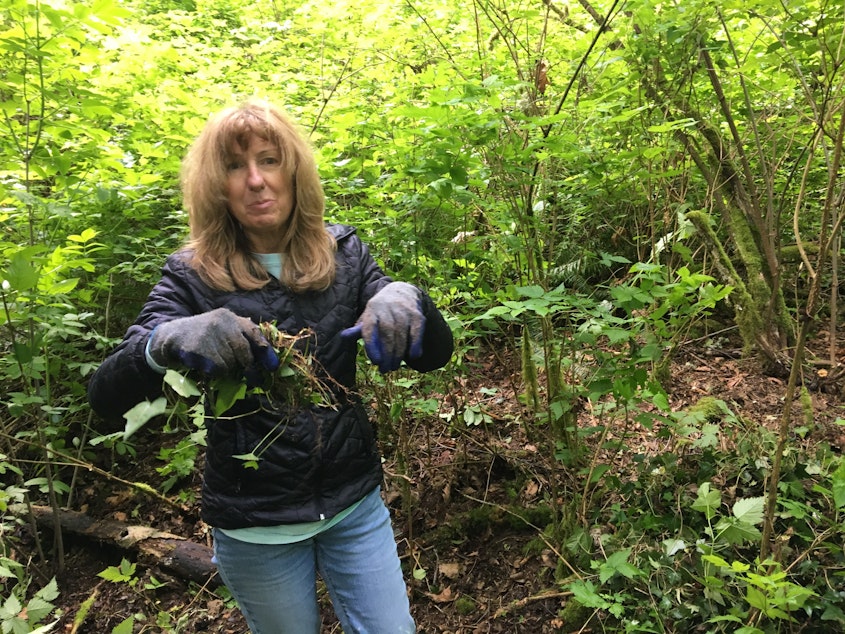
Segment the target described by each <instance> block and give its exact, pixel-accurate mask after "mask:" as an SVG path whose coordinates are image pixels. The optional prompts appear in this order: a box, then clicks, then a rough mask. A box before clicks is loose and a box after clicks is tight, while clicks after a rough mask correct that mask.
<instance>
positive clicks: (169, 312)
mask: <svg viewBox="0 0 845 634" xmlns="http://www.w3.org/2000/svg"><path fill="white" fill-rule="evenodd" d="M187 274H188V273H187V267H186V265H184V264H183V263H180V262H178V260H177V258H175V257H173V256H171V258H170V259H169V260H168V262H167V264H165V267H164V269H163V270H162V278H161V280H160V281H159V282H158V283H157V284H156V285H155V287H154V288H153V290H152V291H151V292H150V295H149V296H148V297H147V300H146V302H145V304H144V306H143V308H142V309H141V312H140V314H139V315H138V317H137V319H136V320H135V323H134V324H132V326H130V327H129V329H128V330H127V331H126V334H125V335H124V338H123V341H121V342H120V344H119V345H118V346H117V347H116V348H115V349H114V350H113V351H112V352H111V353H110V354H109V356H108V357H106V359H105V360H104V361H103V362H102V363H101V364H100V367H99V368H97V370H96V371H95V372H94V374H93V375H92V376H91V379H90V381H89V383H88V402H89V403H90V405H91V407H92V409H93V410H94V411H95V412H96V413H97V414H99V415H100V416H101V417H102V418H103V419H105V421H106V422H107V423H108V424H109V425H110V426H111V425H114V426H117V425H118V424H122V422H123V420H122V416H123V414H124V413H125V412H127V411H128V410H129V409H131V408H132V407H134V406H135V405H137V404H138V403H140V402H141V401H144V400H153V399H155V398H157V397H159V396H161V394H162V375H161V374H159V373H157V372H156V371H155V370H153V369H152V368H150V367H149V365H147V361H146V356H145V350H146V346H147V340H148V339H149V337H150V333H152V331H153V329H154V328H155V327H156V326H157V325H158V324H160V323H163V322H165V321H169V320H171V319H176V318H179V317H189V316H191V315H194V314H197V313H198V312H202V311H201V309H199V308H198V307H197V305H196V302H195V299H194V297H193V294H192V293H191V292H190V288H189V286H188V284H187V283H186V275H187Z"/></svg>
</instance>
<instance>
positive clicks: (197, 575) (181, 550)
mask: <svg viewBox="0 0 845 634" xmlns="http://www.w3.org/2000/svg"><path fill="white" fill-rule="evenodd" d="M32 514H33V515H34V516H35V521H36V523H37V524H38V526H40V527H42V528H45V529H49V530H53V527H54V526H55V524H54V522H55V516H54V512H53V509H52V508H50V507H49V506H33V507H32ZM58 519H59V523H60V525H61V527H62V531H64V532H66V533H71V534H73V535H79V536H81V537H85V538H87V539H91V540H94V541H97V542H100V543H103V544H109V545H112V546H117V547H118V548H121V549H123V550H129V551H132V552H135V553H137V555H138V561H139V563H141V564H143V565H148V566H158V567H160V568H163V569H165V570H167V571H168V572H170V573H171V574H174V575H176V576H178V577H180V578H181V579H184V580H187V581H193V582H195V583H198V584H200V585H206V584H207V585H208V586H210V587H216V586H218V585H220V584H221V583H222V582H221V581H220V578H219V577H218V575H217V567H216V566H215V565H214V564H213V563H212V561H211V556H212V554H213V551H212V549H211V548H209V547H208V546H206V545H204V544H198V543H196V542H192V541H189V540H187V539H185V538H184V537H180V536H179V535H174V534H172V533H166V532H163V531H159V530H156V529H155V528H153V527H151V526H141V525H136V524H127V523H126V522H119V521H117V520H110V519H95V518H92V517H90V516H88V515H86V514H85V513H81V512H79V511H68V510H65V509H62V510H60V511H59V517H58Z"/></svg>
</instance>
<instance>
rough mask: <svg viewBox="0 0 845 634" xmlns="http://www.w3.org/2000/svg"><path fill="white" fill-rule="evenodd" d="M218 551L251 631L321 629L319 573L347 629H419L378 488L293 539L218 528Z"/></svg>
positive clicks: (407, 632) (312, 632)
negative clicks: (274, 540) (328, 522)
mask: <svg viewBox="0 0 845 634" xmlns="http://www.w3.org/2000/svg"><path fill="white" fill-rule="evenodd" d="M214 555H215V558H216V559H217V567H218V570H219V572H220V577H221V578H222V579H223V583H225V584H226V586H227V587H228V588H229V591H230V592H231V593H232V596H234V598H235V600H236V601H237V602H238V605H239V606H240V608H241V611H242V612H243V614H244V616H245V617H246V620H247V623H248V624H249V627H250V630H251V631H252V634H319V632H320V610H319V606H318V603H317V573H318V572H319V574H320V576H321V577H322V578H323V581H324V582H325V584H326V587H327V588H328V590H329V595H330V596H331V599H332V605H333V606H334V610H335V614H337V617H338V620H339V621H340V624H341V626H342V627H343V632H344V634H413V632H415V631H416V628H415V625H414V620H413V618H412V617H411V612H410V606H409V603H408V595H407V592H406V588H405V580H404V578H403V576H402V568H401V566H400V563H399V556H398V554H397V551H396V542H395V539H394V537H393V528H392V527H391V524H390V514H389V512H388V510H387V507H386V506H385V505H384V502H382V499H381V495H380V489H378V488H376V489H375V491H373V492H372V493H370V494H369V495H368V496H367V497H366V498H364V500H363V502H361V504H360V505H359V506H358V508H356V509H355V510H354V511H353V512H352V513H351V514H350V515H349V516H348V517H346V518H344V519H343V521H341V522H340V523H339V524H337V525H336V526H333V527H332V528H330V529H329V530H327V531H324V532H322V533H320V534H319V535H317V536H316V537H313V538H311V539H308V540H305V541H302V542H297V543H295V544H281V545H267V544H250V543H248V542H243V541H240V540H237V539H233V538H232V537H229V536H227V535H224V534H223V533H222V532H220V531H218V530H215V531H214Z"/></svg>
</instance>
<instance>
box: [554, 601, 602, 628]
mask: <svg viewBox="0 0 845 634" xmlns="http://www.w3.org/2000/svg"><path fill="white" fill-rule="evenodd" d="M593 612H594V610H592V609H591V608H587V607H584V606H583V605H581V604H580V603H578V601H576V600H575V599H570V600H569V601H567V602H566V605H565V606H564V607H563V609H562V610H561V611H560V613H559V616H560V620H561V621H563V623H564V625H565V626H566V631H567V632H575V631H578V630H580V629H581V628H583V627H584V625H586V624H587V621H588V620H589V619H590V617H591V616H592V614H593Z"/></svg>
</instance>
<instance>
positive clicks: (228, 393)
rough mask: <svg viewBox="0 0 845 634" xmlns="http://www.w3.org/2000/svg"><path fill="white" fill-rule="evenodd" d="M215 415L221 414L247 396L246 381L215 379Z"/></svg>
mask: <svg viewBox="0 0 845 634" xmlns="http://www.w3.org/2000/svg"><path fill="white" fill-rule="evenodd" d="M214 388H215V390H214V415H215V416H221V415H222V414H223V413H224V412H227V411H228V410H230V409H231V408H232V406H233V405H234V404H235V403H237V402H238V401H239V400H241V399H242V398H243V397H244V396H246V383H245V382H244V381H235V380H234V379H217V380H215V381H214Z"/></svg>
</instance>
